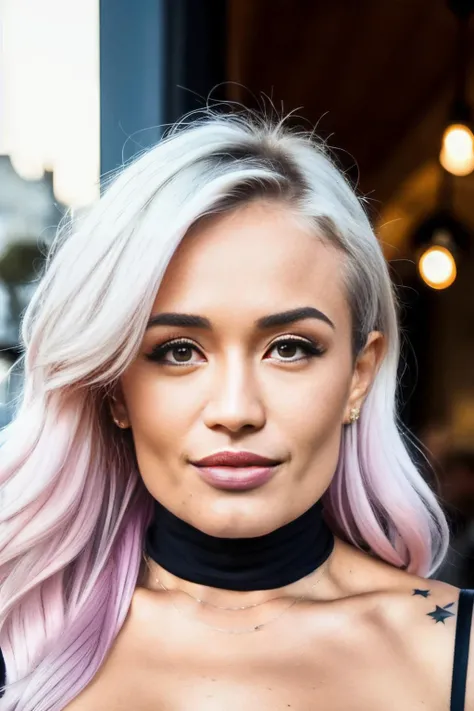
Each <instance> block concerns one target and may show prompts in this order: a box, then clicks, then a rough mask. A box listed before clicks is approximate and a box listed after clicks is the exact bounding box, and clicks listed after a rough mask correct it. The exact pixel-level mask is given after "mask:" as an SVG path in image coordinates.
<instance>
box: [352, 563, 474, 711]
mask: <svg viewBox="0 0 474 711" xmlns="http://www.w3.org/2000/svg"><path fill="white" fill-rule="evenodd" d="M389 577H390V581H389V584H388V585H387V586H381V588H380V589H378V590H376V591H375V592H374V593H373V594H372V595H371V596H370V602H369V604H368V605H367V607H366V620H367V621H368V622H369V624H372V625H374V626H375V627H376V628H377V629H379V630H380V632H381V634H382V635H383V637H384V639H385V641H386V642H388V643H389V644H390V645H391V646H392V647H393V649H394V650H396V656H397V657H399V658H403V659H404V660H405V661H406V663H407V667H408V668H409V669H410V675H411V676H412V677H413V680H414V681H416V683H417V684H418V685H419V686H420V688H422V687H423V688H424V687H426V688H427V689H428V688H430V689H431V691H432V692H434V696H435V698H436V699H437V707H438V704H439V708H440V709H446V710H447V709H449V708H450V697H451V687H452V674H453V663H454V648H455V638H456V625H457V619H458V608H459V596H460V590H459V588H456V587H454V586H452V585H448V584H447V583H443V582H441V581H437V580H431V579H426V578H422V577H418V576H416V575H411V574H408V573H406V572H404V571H396V574H395V575H393V574H392V575H390V576H389ZM471 636H472V631H471ZM471 669H472V671H471V672H470V674H471V676H472V675H473V674H474V664H472V665H471ZM470 687H471V688H470V690H469V693H470V694H471V699H470V701H468V703H467V705H466V706H465V711H469V709H471V710H472V711H474V695H473V694H474V677H473V681H472V682H470ZM466 700H468V697H467V699H466Z"/></svg>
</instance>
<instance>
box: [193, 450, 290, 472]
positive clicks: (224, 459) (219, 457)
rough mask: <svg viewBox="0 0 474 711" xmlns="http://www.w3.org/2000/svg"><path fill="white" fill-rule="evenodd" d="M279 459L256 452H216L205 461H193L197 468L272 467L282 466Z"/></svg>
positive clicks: (205, 458) (204, 459)
mask: <svg viewBox="0 0 474 711" xmlns="http://www.w3.org/2000/svg"><path fill="white" fill-rule="evenodd" d="M280 463H281V461H280V460H278V459H270V458H268V457H262V456H261V455H259V454H255V453H254V452H231V451H227V452H216V454H211V455H210V456H208V457H204V458H203V459H198V460H196V461H193V462H192V464H194V465H195V466H197V467H239V468H241V467H271V466H274V465H276V464H280Z"/></svg>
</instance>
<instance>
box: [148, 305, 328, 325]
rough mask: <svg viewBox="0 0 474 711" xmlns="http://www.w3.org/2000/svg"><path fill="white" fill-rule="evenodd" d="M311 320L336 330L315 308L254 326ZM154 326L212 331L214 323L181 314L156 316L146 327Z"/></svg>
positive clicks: (293, 311)
mask: <svg viewBox="0 0 474 711" xmlns="http://www.w3.org/2000/svg"><path fill="white" fill-rule="evenodd" d="M309 318H314V319H317V320H318V321H324V323H327V324H328V325H329V326H331V328H333V329H334V330H335V329H336V327H335V325H334V324H333V322H332V321H331V319H330V318H329V317H328V316H326V314H324V313H323V312H322V311H319V309H315V308H314V307H313V306H303V307H301V308H298V309H291V310H290V311H281V312H280V313H276V314H269V315H268V316H262V317H261V318H259V319H257V320H256V321H255V323H254V325H255V326H256V328H258V329H260V330H263V329H266V328H275V327H276V326H286V325H287V324H289V323H294V322H295V321H303V320H304V319H309ZM153 326H181V327H184V328H205V329H207V330H212V323H211V322H210V320H209V319H208V318H205V317H204V316H197V315H195V314H181V313H161V314H155V315H154V316H151V317H150V319H149V321H148V323H147V326H146V327H147V329H148V328H153Z"/></svg>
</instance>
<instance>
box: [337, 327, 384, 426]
mask: <svg viewBox="0 0 474 711" xmlns="http://www.w3.org/2000/svg"><path fill="white" fill-rule="evenodd" d="M386 350H387V344H386V340H385V336H384V335H383V333H381V332H380V331H371V332H370V333H369V335H368V337H367V342H366V344H365V346H364V349H363V350H362V351H361V352H360V353H359V355H358V356H357V359H356V363H355V365H354V372H353V374H352V380H351V386H350V389H349V398H348V400H347V404H346V407H345V410H344V424H349V423H350V412H351V410H352V409H353V408H358V409H360V408H361V407H362V404H363V402H364V400H365V398H366V397H367V395H368V393H369V390H370V388H371V385H372V383H373V382H374V380H375V376H376V375H377V372H378V370H379V368H380V366H381V364H382V361H383V359H384V357H385V353H386Z"/></svg>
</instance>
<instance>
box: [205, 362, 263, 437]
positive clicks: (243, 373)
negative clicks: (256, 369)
mask: <svg viewBox="0 0 474 711" xmlns="http://www.w3.org/2000/svg"><path fill="white" fill-rule="evenodd" d="M213 378H214V380H213V382H212V386H211V392H212V396H211V397H210V398H209V400H208V403H207V406H206V408H205V411H204V422H205V424H206V426H207V427H209V428H212V429H214V428H216V427H223V428H225V429H227V430H229V431H231V432H239V431H240V430H241V429H243V428H244V427H250V428H252V429H260V428H261V427H263V425H264V424H265V408H264V405H263V402H262V397H261V393H260V390H259V386H258V383H257V380H256V377H255V374H254V373H252V370H251V367H250V366H249V365H248V364H246V363H245V361H244V358H243V357H239V356H238V355H237V354H234V355H233V357H229V358H227V360H226V362H225V363H223V364H221V365H220V366H219V367H217V368H216V371H215V373H214V375H213Z"/></svg>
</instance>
